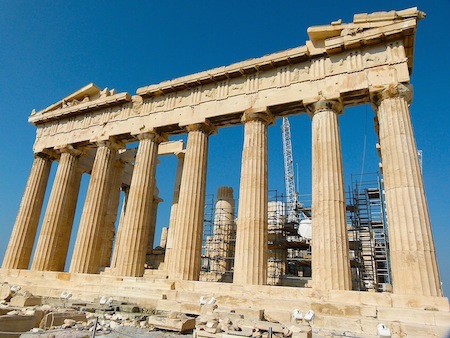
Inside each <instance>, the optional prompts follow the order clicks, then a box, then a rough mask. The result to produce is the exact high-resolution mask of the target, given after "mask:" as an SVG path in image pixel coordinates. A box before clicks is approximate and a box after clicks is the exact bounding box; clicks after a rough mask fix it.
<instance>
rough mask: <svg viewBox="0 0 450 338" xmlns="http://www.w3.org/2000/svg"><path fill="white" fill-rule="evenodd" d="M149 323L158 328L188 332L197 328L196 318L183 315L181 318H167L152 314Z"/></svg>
mask: <svg viewBox="0 0 450 338" xmlns="http://www.w3.org/2000/svg"><path fill="white" fill-rule="evenodd" d="M147 323H148V324H150V325H153V326H154V327H156V328H158V329H163V330H169V331H177V332H182V333H183V332H187V331H191V330H193V329H194V328H195V318H192V317H187V316H182V317H179V318H167V317H166V316H150V317H148V319H147Z"/></svg>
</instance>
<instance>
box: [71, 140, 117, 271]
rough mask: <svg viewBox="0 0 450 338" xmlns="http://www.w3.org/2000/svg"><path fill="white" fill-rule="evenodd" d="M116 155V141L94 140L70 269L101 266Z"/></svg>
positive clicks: (93, 269) (96, 268) (91, 268)
mask: <svg viewBox="0 0 450 338" xmlns="http://www.w3.org/2000/svg"><path fill="white" fill-rule="evenodd" d="M116 156H117V145H116V144H114V143H112V142H110V141H101V142H99V143H98V149H97V153H96V155H95V161H94V167H93V168H92V173H91V180H90V182H89V187H88V191H87V195H86V200H85V203H84V208H83V212H82V215H81V220H80V225H79V228H78V234H77V240H76V242H75V247H74V251H73V255H72V262H71V264H70V271H71V272H75V273H97V272H98V270H99V268H100V266H101V243H102V242H101V241H102V238H101V237H102V236H103V235H104V233H105V230H104V229H105V219H106V213H107V208H108V204H109V203H108V202H109V194H110V190H111V189H110V188H111V182H112V179H113V178H114V174H113V167H114V162H115V161H116Z"/></svg>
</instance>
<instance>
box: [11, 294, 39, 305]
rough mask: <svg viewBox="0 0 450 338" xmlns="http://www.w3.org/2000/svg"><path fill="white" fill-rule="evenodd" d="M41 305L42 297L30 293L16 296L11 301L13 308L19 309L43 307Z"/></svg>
mask: <svg viewBox="0 0 450 338" xmlns="http://www.w3.org/2000/svg"><path fill="white" fill-rule="evenodd" d="M41 303H42V299H41V297H38V296H33V295H32V294H31V293H29V292H28V293H27V292H25V293H24V294H23V295H15V296H14V297H13V298H11V301H10V305H11V306H18V307H24V306H35V305H41Z"/></svg>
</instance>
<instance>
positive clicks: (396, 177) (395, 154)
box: [373, 84, 442, 296]
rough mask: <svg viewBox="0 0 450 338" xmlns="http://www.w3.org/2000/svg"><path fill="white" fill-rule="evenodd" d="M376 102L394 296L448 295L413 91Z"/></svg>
mask: <svg viewBox="0 0 450 338" xmlns="http://www.w3.org/2000/svg"><path fill="white" fill-rule="evenodd" d="M373 98H374V103H375V105H376V107H377V111H376V114H377V120H378V133H379V141H380V147H381V160H382V165H383V179H384V180H383V181H384V190H385V196H386V209H387V218H388V228H389V245H390V255H391V256H390V257H391V267H392V283H393V290H394V293H397V294H414V295H424V296H442V289H441V281H440V277H439V270H438V266H437V262H436V252H435V247H434V240H433V235H432V231H431V223H430V215H429V211H428V205H427V200H426V197H425V190H424V185H423V178H422V171H421V170H420V165H419V160H418V155H417V147H416V141H415V138H414V132H413V128H412V124H411V117H410V112H409V103H410V101H411V98H412V90H411V87H410V86H409V85H403V84H397V85H390V86H387V87H385V88H384V89H383V90H381V91H379V92H376V93H375V94H374V95H373Z"/></svg>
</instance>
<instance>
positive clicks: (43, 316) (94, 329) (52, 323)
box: [0, 284, 312, 338]
mask: <svg viewBox="0 0 450 338" xmlns="http://www.w3.org/2000/svg"><path fill="white" fill-rule="evenodd" d="M202 298H204V297H202ZM199 302H200V305H199V307H200V309H201V311H200V315H192V314H191V315H188V314H185V313H180V312H170V311H156V310H155V309H149V308H143V307H139V306H137V305H135V304H126V303H123V302H117V301H115V300H114V299H113V298H112V297H110V298H106V297H102V298H100V299H96V300H95V301H94V302H91V303H87V302H81V301H76V300H73V299H72V295H71V294H70V293H64V292H63V293H62V294H61V295H60V297H58V298H52V297H37V296H34V295H32V294H30V293H29V292H20V288H19V287H16V286H11V285H8V284H0V338H3V337H5V338H6V337H8V338H11V337H23V338H38V337H39V338H69V337H70V338H82V337H83V338H84V337H94V336H95V337H101V336H105V337H138V338H141V337H142V338H144V337H180V336H182V337H191V336H195V337H196V338H203V337H204V338H215V337H229V338H233V337H236V338H244V337H248V338H269V337H280V338H281V337H292V338H310V337H311V335H312V330H311V328H310V325H309V322H308V321H304V320H303V317H301V318H291V314H290V313H289V312H277V311H272V312H269V311H267V312H266V313H264V315H263V312H261V310H254V309H241V311H238V312H236V311H234V310H225V309H219V308H218V306H217V304H216V301H215V299H214V298H211V299H210V300H207V299H206V298H205V299H200V300H199ZM306 316H307V315H305V318H306ZM294 317H295V316H294ZM282 323H288V324H282Z"/></svg>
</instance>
